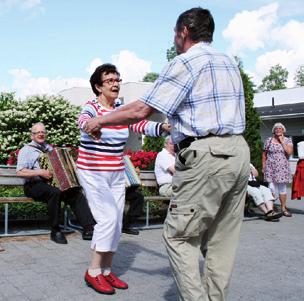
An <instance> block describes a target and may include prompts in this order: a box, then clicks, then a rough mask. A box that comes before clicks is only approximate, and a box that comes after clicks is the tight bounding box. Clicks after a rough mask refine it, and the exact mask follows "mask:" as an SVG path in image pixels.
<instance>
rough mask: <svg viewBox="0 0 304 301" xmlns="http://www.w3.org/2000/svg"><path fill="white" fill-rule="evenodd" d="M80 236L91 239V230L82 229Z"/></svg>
mask: <svg viewBox="0 0 304 301" xmlns="http://www.w3.org/2000/svg"><path fill="white" fill-rule="evenodd" d="M81 236H82V239H83V240H92V237H93V230H84V231H83V232H82V234H81Z"/></svg>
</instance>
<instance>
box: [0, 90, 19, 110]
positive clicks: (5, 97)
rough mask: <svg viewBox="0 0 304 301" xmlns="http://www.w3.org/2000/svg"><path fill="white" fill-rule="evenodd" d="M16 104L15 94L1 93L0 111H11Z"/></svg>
mask: <svg viewBox="0 0 304 301" xmlns="http://www.w3.org/2000/svg"><path fill="white" fill-rule="evenodd" d="M16 104H17V100H16V99H15V93H6V92H2V93H1V94H0V111H4V110H8V109H11V108H13V107H14V106H15V105H16Z"/></svg>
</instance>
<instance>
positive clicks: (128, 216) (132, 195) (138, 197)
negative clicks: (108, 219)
mask: <svg viewBox="0 0 304 301" xmlns="http://www.w3.org/2000/svg"><path fill="white" fill-rule="evenodd" d="M125 198H126V203H129V208H128V209H127V211H126V213H124V216H123V220H122V232H123V233H126V234H131V235H138V234H139V231H138V230H137V229H134V228H133V227H132V224H133V223H134V222H136V220H137V219H138V218H139V217H140V216H141V214H142V211H143V205H144V196H143V195H142V193H141V192H140V191H139V190H138V188H137V187H134V186H130V187H128V188H127V189H126V197H125Z"/></svg>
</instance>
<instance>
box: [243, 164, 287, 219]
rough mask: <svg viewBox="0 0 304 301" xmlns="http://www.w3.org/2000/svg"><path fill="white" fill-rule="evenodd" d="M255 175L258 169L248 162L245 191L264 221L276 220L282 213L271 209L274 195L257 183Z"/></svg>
mask: <svg viewBox="0 0 304 301" xmlns="http://www.w3.org/2000/svg"><path fill="white" fill-rule="evenodd" d="M257 176H258V171H257V170H256V168H255V167H254V166H253V165H252V164H250V176H249V180H248V186H247V193H248V194H249V195H250V196H251V197H252V198H253V201H254V203H255V204H256V206H257V207H258V208H259V209H260V210H261V211H262V212H263V213H264V217H265V220H266V221H278V220H279V218H280V217H282V215H283V214H282V212H275V211H274V210H273V202H274V197H273V195H272V193H271V190H270V189H269V188H268V187H266V186H263V185H259V183H258V182H257V180H256V177H257ZM252 182H254V183H252Z"/></svg>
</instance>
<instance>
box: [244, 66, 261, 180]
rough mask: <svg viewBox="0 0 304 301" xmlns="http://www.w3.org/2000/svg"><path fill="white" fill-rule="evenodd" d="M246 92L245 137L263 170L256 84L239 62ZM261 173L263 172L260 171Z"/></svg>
mask: <svg viewBox="0 0 304 301" xmlns="http://www.w3.org/2000/svg"><path fill="white" fill-rule="evenodd" d="M239 67H240V72H241V77H242V81H243V86H244V94H245V111H246V129H245V132H244V138H245V140H246V141H247V143H248V145H249V148H250V158H251V159H250V161H251V163H252V164H253V165H254V166H255V167H256V168H257V169H258V170H259V171H261V168H262V147H263V144H262V140H261V135H260V124H261V119H260V116H259V113H258V112H257V110H256V109H255V108H254V107H253V96H254V84H253V82H252V81H251V79H250V77H249V76H248V75H247V74H246V73H245V72H244V70H243V69H242V67H241V65H240V64H239ZM260 174H261V173H260Z"/></svg>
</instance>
